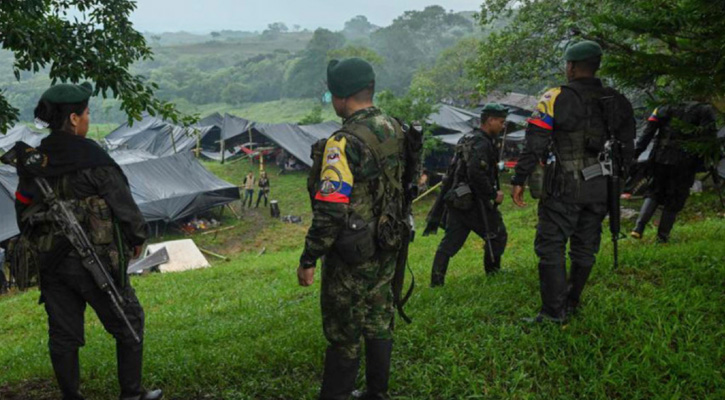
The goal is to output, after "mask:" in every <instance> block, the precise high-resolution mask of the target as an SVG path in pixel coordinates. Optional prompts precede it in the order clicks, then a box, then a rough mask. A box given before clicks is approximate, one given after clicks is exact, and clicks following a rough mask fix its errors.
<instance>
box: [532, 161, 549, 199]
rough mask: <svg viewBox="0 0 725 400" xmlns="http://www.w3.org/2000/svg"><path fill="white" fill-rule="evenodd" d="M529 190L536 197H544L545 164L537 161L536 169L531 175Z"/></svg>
mask: <svg viewBox="0 0 725 400" xmlns="http://www.w3.org/2000/svg"><path fill="white" fill-rule="evenodd" d="M529 192H530V193H531V197H533V198H534V199H542V198H544V195H545V193H544V166H543V165H541V163H538V162H537V163H536V166H535V167H534V171H533V172H532V173H531V175H530V176H529Z"/></svg>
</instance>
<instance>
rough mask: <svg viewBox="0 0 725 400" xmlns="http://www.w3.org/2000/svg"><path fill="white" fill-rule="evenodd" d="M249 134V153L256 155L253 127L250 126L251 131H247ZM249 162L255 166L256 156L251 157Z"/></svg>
mask: <svg viewBox="0 0 725 400" xmlns="http://www.w3.org/2000/svg"><path fill="white" fill-rule="evenodd" d="M247 132H248V133H249V151H250V154H252V153H254V144H252V127H251V126H250V127H249V129H247ZM249 162H251V163H252V165H254V155H252V156H251V157H249Z"/></svg>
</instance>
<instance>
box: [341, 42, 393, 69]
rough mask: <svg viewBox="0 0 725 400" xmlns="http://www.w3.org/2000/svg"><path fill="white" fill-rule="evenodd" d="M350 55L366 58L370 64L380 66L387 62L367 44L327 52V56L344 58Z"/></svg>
mask: <svg viewBox="0 0 725 400" xmlns="http://www.w3.org/2000/svg"><path fill="white" fill-rule="evenodd" d="M350 57H358V58H362V59H363V60H366V61H367V62H369V63H370V64H373V65H376V66H380V65H383V64H384V63H385V59H384V58H383V57H381V56H380V54H378V53H376V52H375V50H373V49H371V48H369V47H365V46H345V47H343V48H340V49H335V50H330V51H328V52H327V58H328V59H329V60H332V59H343V58H350Z"/></svg>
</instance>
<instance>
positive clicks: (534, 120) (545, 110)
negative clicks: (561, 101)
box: [528, 87, 561, 131]
mask: <svg viewBox="0 0 725 400" xmlns="http://www.w3.org/2000/svg"><path fill="white" fill-rule="evenodd" d="M560 93H561V88H560V87H558V88H553V89H549V90H548V91H547V92H546V93H544V95H543V96H542V97H541V100H539V104H537V105H536V110H535V111H534V112H533V113H532V114H531V118H529V120H528V122H529V123H530V124H532V125H536V126H538V127H539V128H543V129H546V130H548V131H553V130H554V103H556V98H557V97H559V94H560Z"/></svg>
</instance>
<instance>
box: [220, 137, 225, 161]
mask: <svg viewBox="0 0 725 400" xmlns="http://www.w3.org/2000/svg"><path fill="white" fill-rule="evenodd" d="M223 134H224V132H222V135H223ZM221 148H222V164H224V153H225V151H224V137H223V136H222V145H221Z"/></svg>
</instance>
